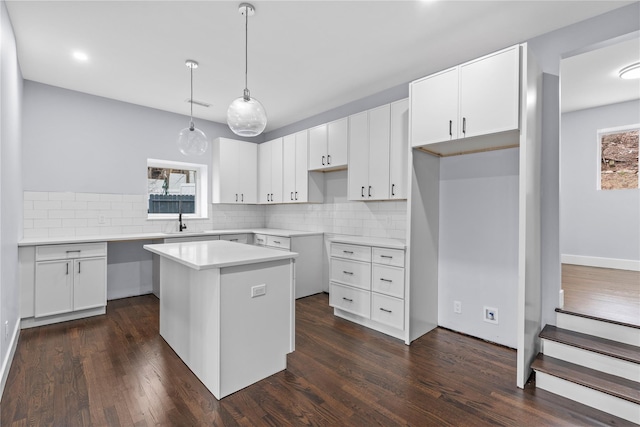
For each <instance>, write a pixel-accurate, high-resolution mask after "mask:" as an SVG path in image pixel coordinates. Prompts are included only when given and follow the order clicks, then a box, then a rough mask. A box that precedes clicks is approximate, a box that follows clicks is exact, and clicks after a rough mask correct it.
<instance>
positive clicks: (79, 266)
mask: <svg viewBox="0 0 640 427" xmlns="http://www.w3.org/2000/svg"><path fill="white" fill-rule="evenodd" d="M80 264H82V263H81V262H80V261H78V274H80Z"/></svg>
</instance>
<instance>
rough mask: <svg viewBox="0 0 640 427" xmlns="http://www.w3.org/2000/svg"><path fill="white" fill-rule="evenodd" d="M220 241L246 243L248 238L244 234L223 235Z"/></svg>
mask: <svg viewBox="0 0 640 427" xmlns="http://www.w3.org/2000/svg"><path fill="white" fill-rule="evenodd" d="M220 240H228V241H229V242H237V243H248V242H249V238H248V237H247V235H246V234H223V235H221V236H220Z"/></svg>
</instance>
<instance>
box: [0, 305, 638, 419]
mask: <svg viewBox="0 0 640 427" xmlns="http://www.w3.org/2000/svg"><path fill="white" fill-rule="evenodd" d="M158 316H159V304H158V300H157V298H155V297H154V296H152V295H146V296H141V297H135V298H127V299H122V300H115V301H109V305H108V308H107V314H106V315H104V316H98V317H95V318H91V319H82V320H77V321H72V322H66V323H64V324H59V325H50V326H44V327H41V328H33V329H29V330H24V331H22V332H21V335H20V340H19V342H18V348H17V350H16V356H15V359H14V361H13V364H12V366H11V371H10V372H9V376H8V379H7V385H6V388H5V391H4V395H3V399H2V402H0V406H1V408H0V424H1V425H2V426H3V427H13V426H20V425H65V426H71V425H94V426H111V425H134V426H145V425H149V426H150V425H213V426H276V425H277V426H280V425H282V426H284V425H318V426H334V425H346V426H349V425H353V426H370V425H385V426H392V425H416V426H417V425H420V426H422V425H438V426H454V425H455V426H459V425H474V426H476V425H477V426H485V425H486V426H494V425H507V426H509V425H511V426H521V425H617V426H618V425H622V426H625V425H631V424H629V423H628V422H626V421H624V420H621V419H619V418H615V417H612V416H611V415H609V414H605V413H603V412H600V411H597V410H595V409H593V408H588V407H585V406H583V405H580V404H576V403H575V402H573V401H570V400H568V399H563V398H561V397H558V396H556V395H553V394H551V393H548V392H545V391H544V390H537V389H535V388H534V387H532V386H531V385H528V386H527V388H525V390H520V389H518V388H516V387H515V376H516V367H515V366H516V354H515V351H514V350H511V349H508V348H505V347H501V346H497V345H493V344H490V343H487V342H484V341H482V340H478V339H475V338H471V337H468V336H464V335H461V334H457V333H455V332H452V331H448V330H445V329H440V328H438V329H436V330H434V331H432V332H430V333H429V334H427V335H425V336H423V337H421V338H420V339H418V340H416V341H414V342H413V343H412V345H411V346H406V345H405V344H404V343H403V342H401V341H400V340H397V339H395V338H391V337H389V336H387V335H384V334H380V333H378V332H375V331H372V330H370V329H367V328H364V327H362V326H359V325H355V324H353V323H351V322H348V321H346V320H343V319H339V318H336V317H335V316H333V310H332V309H331V308H330V307H329V306H328V297H327V295H326V294H319V295H314V296H311V297H307V298H303V299H300V300H297V301H296V351H295V352H294V353H292V354H290V355H289V356H288V364H287V369H286V370H285V371H283V372H279V373H277V374H275V375H272V376H271V377H269V378H267V379H265V380H263V381H260V382H258V383H256V384H253V385H251V386H249V387H247V388H245V389H243V390H240V391H238V392H236V393H234V394H232V395H230V396H228V397H226V398H224V399H222V400H221V401H217V400H216V399H215V398H214V397H213V395H211V393H209V392H208V390H207V389H206V388H205V387H204V385H202V383H201V382H200V381H198V379H197V378H196V377H195V376H194V375H193V373H191V371H190V370H189V369H188V368H187V367H186V366H185V365H184V363H182V361H181V360H180V359H179V358H178V357H177V356H176V354H175V353H174V352H173V351H172V350H171V348H170V347H169V346H168V345H167V344H166V343H165V342H164V340H163V339H162V338H161V337H160V336H159V335H158ZM58 391H62V396H63V398H64V406H60V405H57V404H56V402H57V400H56V399H57V398H56V397H55V395H56V393H57V392H58ZM54 420H55V422H54Z"/></svg>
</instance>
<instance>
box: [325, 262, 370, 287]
mask: <svg viewBox="0 0 640 427" xmlns="http://www.w3.org/2000/svg"><path fill="white" fill-rule="evenodd" d="M329 280H331V281H333V282H340V283H344V284H347V285H351V286H355V287H357V288H362V289H367V290H368V289H371V264H369V263H364V262H358V261H348V260H345V259H338V258H331V272H330V276H329Z"/></svg>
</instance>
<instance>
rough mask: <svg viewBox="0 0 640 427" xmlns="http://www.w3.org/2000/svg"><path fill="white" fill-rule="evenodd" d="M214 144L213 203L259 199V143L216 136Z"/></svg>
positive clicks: (243, 201) (246, 201) (252, 201)
mask: <svg viewBox="0 0 640 427" xmlns="http://www.w3.org/2000/svg"><path fill="white" fill-rule="evenodd" d="M211 148H212V149H211V151H212V153H213V168H212V171H211V172H212V173H211V188H212V191H211V193H212V201H213V203H257V192H258V175H257V171H258V147H257V144H254V143H252V142H245V141H236V140H233V139H227V138H216V139H214V140H213V143H212V147H211Z"/></svg>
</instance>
